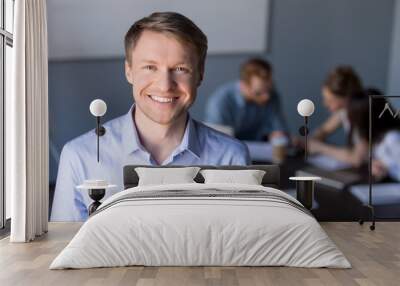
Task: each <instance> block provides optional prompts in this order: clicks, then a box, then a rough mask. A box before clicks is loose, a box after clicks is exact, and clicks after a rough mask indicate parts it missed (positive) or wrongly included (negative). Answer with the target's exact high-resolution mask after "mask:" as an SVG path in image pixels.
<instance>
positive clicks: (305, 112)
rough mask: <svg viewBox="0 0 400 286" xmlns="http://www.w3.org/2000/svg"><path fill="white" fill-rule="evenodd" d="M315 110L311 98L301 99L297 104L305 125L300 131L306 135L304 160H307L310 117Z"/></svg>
mask: <svg viewBox="0 0 400 286" xmlns="http://www.w3.org/2000/svg"><path fill="white" fill-rule="evenodd" d="M314 110H315V106H314V103H313V102H312V101H311V100H309V99H303V100H300V102H299V103H298V104H297V112H298V113H299V114H300V115H301V116H303V117H304V126H301V127H300V128H299V133H300V134H301V135H302V136H304V160H305V161H307V135H308V132H309V130H308V117H310V116H311V115H312V114H313V113H314Z"/></svg>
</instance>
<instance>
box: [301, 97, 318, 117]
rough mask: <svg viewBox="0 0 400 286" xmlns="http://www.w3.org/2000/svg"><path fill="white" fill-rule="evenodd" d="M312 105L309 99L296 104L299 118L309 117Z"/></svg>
mask: <svg viewBox="0 0 400 286" xmlns="http://www.w3.org/2000/svg"><path fill="white" fill-rule="evenodd" d="M314 110H315V106H314V103H313V102H312V101H311V100H309V99H303V100H301V101H300V102H299V104H297V112H298V113H299V114H300V115H301V116H311V115H312V114H313V113H314Z"/></svg>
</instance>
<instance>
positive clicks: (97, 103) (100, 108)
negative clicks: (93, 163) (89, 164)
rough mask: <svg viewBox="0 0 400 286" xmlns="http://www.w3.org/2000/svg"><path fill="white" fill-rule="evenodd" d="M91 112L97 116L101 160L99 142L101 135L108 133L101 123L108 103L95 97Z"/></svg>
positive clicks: (98, 152)
mask: <svg viewBox="0 0 400 286" xmlns="http://www.w3.org/2000/svg"><path fill="white" fill-rule="evenodd" d="M89 110H90V113H91V114H92V115H93V116H95V117H96V130H95V132H96V135H97V162H99V161H100V159H99V158H100V151H99V144H100V140H99V138H100V136H103V135H104V134H105V133H106V129H105V128H104V127H103V126H101V125H100V118H101V117H102V116H103V115H104V114H105V113H106V111H107V104H106V103H105V102H104V101H103V100H101V99H95V100H93V101H92V102H91V103H90V106H89Z"/></svg>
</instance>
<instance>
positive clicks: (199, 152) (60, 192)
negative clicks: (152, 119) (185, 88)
mask: <svg viewBox="0 0 400 286" xmlns="http://www.w3.org/2000/svg"><path fill="white" fill-rule="evenodd" d="M133 108H134V106H132V108H131V109H130V110H129V112H128V113H127V114H125V115H123V116H121V117H118V118H116V119H113V120H111V121H108V122H107V123H105V124H104V125H103V126H104V127H105V128H106V133H105V135H104V136H102V137H100V162H99V163H98V162H97V148H96V142H97V141H96V140H97V136H96V134H95V132H94V130H91V131H89V132H87V133H85V134H83V135H81V136H79V137H77V138H75V139H73V140H71V141H69V142H68V143H67V144H65V146H64V148H63V150H62V152H61V157H60V164H59V167H58V175H57V182H56V189H55V194H54V200H53V206H52V212H51V220H52V221H84V220H86V219H87V217H88V212H87V207H88V206H89V205H90V204H91V203H92V202H93V201H92V199H90V197H89V195H88V192H87V190H78V189H77V188H76V186H78V185H80V184H82V183H83V181H84V180H88V179H103V180H107V182H108V183H109V184H115V185H117V186H118V187H117V188H115V189H107V191H106V196H105V198H107V197H109V196H111V195H112V194H115V193H116V192H119V191H122V190H123V167H124V166H125V165H156V162H155V160H154V159H153V158H152V156H151V154H150V153H149V152H147V151H146V149H145V148H144V147H143V146H142V144H141V143H140V140H139V138H138V134H137V130H136V126H135V124H134V121H133V118H132V110H133ZM249 163H250V156H249V152H248V149H247V147H246V146H245V145H244V144H243V143H241V142H240V141H238V140H237V139H234V138H232V137H229V136H227V135H225V134H222V133H220V132H218V131H216V130H214V129H211V128H209V127H207V126H205V125H203V124H201V123H200V122H197V121H195V120H193V119H192V118H190V117H189V118H188V121H187V124H186V129H185V133H184V135H183V138H182V142H181V144H180V145H179V146H178V147H177V148H176V149H175V150H174V151H173V152H172V153H171V155H170V156H169V157H168V158H167V159H166V160H165V161H164V162H163V163H162V165H247V164H249Z"/></svg>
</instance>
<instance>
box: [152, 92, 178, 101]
mask: <svg viewBox="0 0 400 286" xmlns="http://www.w3.org/2000/svg"><path fill="white" fill-rule="evenodd" d="M147 96H148V97H149V98H151V99H152V100H153V101H156V102H159V103H174V102H176V100H177V99H178V97H163V96H157V95H151V94H148V95H147Z"/></svg>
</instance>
